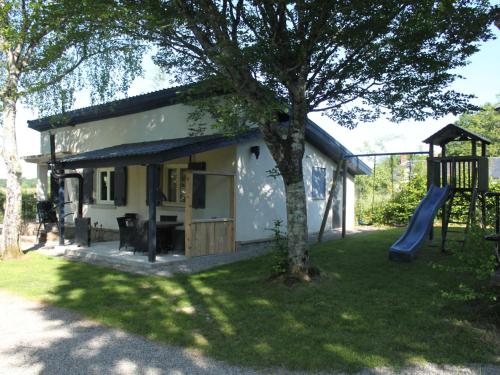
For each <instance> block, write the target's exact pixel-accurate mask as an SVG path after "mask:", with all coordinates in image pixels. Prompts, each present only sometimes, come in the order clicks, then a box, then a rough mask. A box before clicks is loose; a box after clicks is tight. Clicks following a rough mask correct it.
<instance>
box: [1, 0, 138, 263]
mask: <svg viewBox="0 0 500 375" xmlns="http://www.w3.org/2000/svg"><path fill="white" fill-rule="evenodd" d="M112 15H114V8H113V4H112V3H105V2H102V3H101V2H94V1H88V0H83V1H82V0H79V1H75V0H52V1H45V0H0V101H1V108H2V112H3V117H2V127H3V147H2V149H1V151H2V157H3V159H4V161H5V164H6V167H7V189H6V203H5V216H4V220H3V236H2V239H3V241H2V244H1V246H0V250H1V251H2V257H19V256H20V255H21V252H20V248H19V232H20V224H21V167H20V163H19V157H18V154H17V140H16V132H15V122H16V107H17V103H18V101H19V100H20V99H22V100H24V101H25V102H26V103H28V104H31V105H32V106H35V107H36V108H37V109H39V110H40V111H41V112H42V113H47V112H48V113H54V112H61V111H63V112H64V110H65V109H67V108H68V107H71V106H72V105H73V99H74V96H73V94H74V92H75V90H77V89H82V88H85V87H87V88H89V90H90V92H91V93H92V94H93V96H94V98H96V99H104V98H106V97H108V96H112V95H113V94H114V93H115V92H116V91H118V90H119V89H122V88H124V87H126V85H127V83H128V82H130V80H131V79H132V78H133V77H134V75H135V74H136V73H138V72H139V71H140V66H141V65H140V64H141V58H140V57H141V55H140V49H139V48H137V43H135V42H134V41H133V40H132V39H130V38H128V37H126V36H124V35H123V34H121V33H120V32H119V31H118V30H117V29H116V28H114V27H113V20H114V18H112V17H111V16H112ZM116 78H119V79H116Z"/></svg>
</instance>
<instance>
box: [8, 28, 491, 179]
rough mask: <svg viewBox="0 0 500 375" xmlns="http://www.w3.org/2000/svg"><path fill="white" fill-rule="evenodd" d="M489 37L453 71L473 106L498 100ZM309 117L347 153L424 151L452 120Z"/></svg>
mask: <svg viewBox="0 0 500 375" xmlns="http://www.w3.org/2000/svg"><path fill="white" fill-rule="evenodd" d="M494 33H495V36H496V39H495V40H490V41H488V42H487V43H484V44H483V45H482V46H481V47H480V51H479V52H477V53H476V54H475V55H473V56H472V57H471V59H470V63H469V65H467V66H466V67H464V68H461V69H459V70H457V71H456V72H457V73H458V74H460V75H461V76H463V79H461V80H458V81H456V82H455V83H454V84H453V85H452V86H451V87H452V88H453V89H455V90H457V91H460V92H463V93H466V94H473V95H475V96H476V98H475V99H474V100H473V101H472V102H473V103H474V104H476V105H483V104H485V103H498V102H500V31H499V30H498V29H495V30H494ZM158 77H159V74H158V70H157V69H155V68H154V67H153V66H152V63H151V62H147V63H145V75H144V77H142V78H139V79H136V81H134V82H133V83H132V86H131V88H130V90H129V91H128V96H133V95H138V94H141V93H145V92H150V91H155V90H159V89H161V88H164V87H168V84H167V83H162V82H159V81H158ZM86 105H88V102H87V101H86V96H85V95H82V97H80V98H77V102H76V107H82V106H86ZM34 118H36V115H35V114H34V113H33V112H31V111H30V110H28V109H27V108H25V107H23V106H22V105H19V106H18V112H17V121H16V129H17V143H18V149H19V154H20V155H21V156H24V155H36V154H39V153H40V136H39V133H38V132H36V131H34V130H31V129H29V128H28V126H27V121H28V120H31V119H34ZM310 118H311V119H312V120H313V121H315V122H316V123H318V124H319V125H320V126H321V127H323V128H324V129H325V130H326V131H328V132H329V133H330V134H331V135H332V136H333V137H334V138H335V139H337V140H338V141H340V142H341V143H342V144H343V145H344V146H346V147H347V148H348V149H349V150H351V151H352V152H353V153H363V152H404V151H422V150H426V149H427V148H426V146H425V145H424V143H422V140H424V139H425V138H427V137H428V136H429V135H431V134H433V133H434V132H436V131H437V130H439V129H440V128H442V127H443V126H445V125H447V124H449V123H452V122H454V121H455V120H456V119H457V118H456V117H454V116H452V115H448V116H445V117H443V118H440V119H437V120H434V119H429V120H426V121H424V122H415V121H405V122H402V123H397V124H396V123H391V122H389V121H387V120H384V119H381V120H378V121H376V122H373V123H362V124H359V125H358V126H357V127H356V128H355V129H353V130H349V129H346V128H343V127H341V126H339V125H337V124H335V123H334V122H333V121H332V120H330V119H328V118H327V117H325V116H322V115H321V114H319V113H313V114H311V115H310ZM22 167H23V177H26V178H33V177H36V166H35V165H34V164H30V163H25V162H22ZM5 176H6V171H5V165H4V164H3V162H2V161H1V160H0V178H5Z"/></svg>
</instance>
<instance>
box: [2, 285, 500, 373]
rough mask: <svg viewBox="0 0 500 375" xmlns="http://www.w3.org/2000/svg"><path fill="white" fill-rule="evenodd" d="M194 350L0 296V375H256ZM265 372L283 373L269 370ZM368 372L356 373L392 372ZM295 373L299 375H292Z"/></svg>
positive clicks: (434, 369)
mask: <svg viewBox="0 0 500 375" xmlns="http://www.w3.org/2000/svg"><path fill="white" fill-rule="evenodd" d="M260 373H261V372H256V371H254V370H251V369H244V368H238V367H233V366H229V365H227V364H224V363H222V362H219V361H215V360H212V359H209V358H207V357H205V356H202V355H200V354H198V353H196V352H194V351H191V350H188V349H182V348H176V347H172V346H167V345H160V344H156V343H153V342H150V341H148V340H145V339H143V338H140V337H137V336H134V335H131V334H128V333H125V332H122V331H119V330H116V329H110V328H107V327H103V326H101V325H99V324H97V323H95V322H91V321H88V320H84V319H82V318H81V317H80V316H78V315H77V314H74V313H71V312H69V311H67V310H64V309H60V308H56V307H51V306H46V305H42V304H39V303H36V302H31V301H27V300H25V299H22V298H19V297H16V296H13V295H10V294H6V293H4V292H0V374H1V375H4V374H5V375H7V374H8V375H18V374H22V375H32V374H37V375H40V374H44V375H59V374H61V375H62V374H64V375H66V374H71V375H77V374H99V375H101V374H102V375H104V374H139V375H157V374H169V375H184V374H186V375H187V374H189V375H191V374H220V375H223V374H238V375H239V374H260ZM265 373H267V374H288V373H289V372H287V371H284V370H279V369H273V370H270V371H267V372H265ZM392 373H393V372H392V371H391V370H389V369H385V368H382V369H373V370H366V371H362V372H361V373H359V374H363V375H365V374H384V375H385V374H392ZM294 374H296V375H298V374H299V373H294ZM398 374H408V375H409V374H481V375H488V374H500V367H495V366H472V367H468V368H462V367H455V366H444V367H440V366H434V365H430V364H429V365H426V366H419V367H408V368H405V369H403V370H401V371H399V372H398Z"/></svg>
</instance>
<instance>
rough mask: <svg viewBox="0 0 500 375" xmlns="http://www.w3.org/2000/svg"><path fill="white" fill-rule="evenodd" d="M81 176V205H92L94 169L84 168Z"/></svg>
mask: <svg viewBox="0 0 500 375" xmlns="http://www.w3.org/2000/svg"><path fill="white" fill-rule="evenodd" d="M82 176H83V203H86V204H91V203H94V169H93V168H84V169H83V172H82Z"/></svg>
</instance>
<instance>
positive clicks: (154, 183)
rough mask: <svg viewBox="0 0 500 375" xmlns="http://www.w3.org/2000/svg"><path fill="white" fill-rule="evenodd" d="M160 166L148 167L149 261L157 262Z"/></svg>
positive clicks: (150, 165) (152, 165) (151, 165)
mask: <svg viewBox="0 0 500 375" xmlns="http://www.w3.org/2000/svg"><path fill="white" fill-rule="evenodd" d="M158 177H159V176H158V166H157V165H156V164H149V165H148V166H147V179H148V185H149V190H148V201H149V206H148V207H149V212H148V260H149V261H150V262H152V263H153V262H156V204H157V200H158V199H157V198H158V191H157V190H158Z"/></svg>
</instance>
